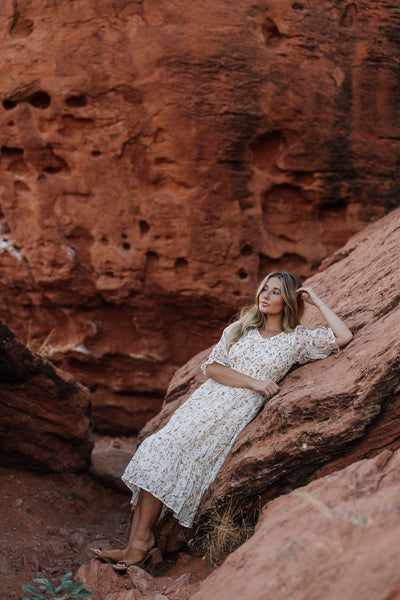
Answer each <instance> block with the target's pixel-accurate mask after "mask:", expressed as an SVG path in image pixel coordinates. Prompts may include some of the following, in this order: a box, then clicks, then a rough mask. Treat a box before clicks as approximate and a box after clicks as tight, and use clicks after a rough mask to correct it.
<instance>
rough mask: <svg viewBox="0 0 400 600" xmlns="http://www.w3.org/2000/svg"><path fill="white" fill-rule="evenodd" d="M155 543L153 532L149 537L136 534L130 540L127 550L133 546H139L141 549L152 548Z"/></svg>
mask: <svg viewBox="0 0 400 600" xmlns="http://www.w3.org/2000/svg"><path fill="white" fill-rule="evenodd" d="M154 544H155V537H154V534H153V532H151V533H150V534H149V535H148V536H147V537H139V536H134V537H133V538H132V540H130V544H129V546H128V547H127V548H126V552H129V550H130V549H131V548H139V549H140V550H150V549H151V548H153V546H154Z"/></svg>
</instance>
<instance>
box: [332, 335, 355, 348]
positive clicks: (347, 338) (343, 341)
mask: <svg viewBox="0 0 400 600" xmlns="http://www.w3.org/2000/svg"><path fill="white" fill-rule="evenodd" d="M352 339H353V334H352V333H351V331H349V333H348V334H346V335H342V336H340V337H338V338H336V343H337V345H338V346H339V348H344V347H345V346H347V344H349V343H350V342H351V340H352Z"/></svg>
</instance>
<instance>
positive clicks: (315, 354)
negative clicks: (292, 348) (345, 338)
mask: <svg viewBox="0 0 400 600" xmlns="http://www.w3.org/2000/svg"><path fill="white" fill-rule="evenodd" d="M296 337H297V340H296V341H297V344H298V354H297V361H296V362H297V363H298V364H301V365H302V364H304V363H306V362H308V361H310V360H318V359H320V358H326V357H327V356H329V355H330V354H331V353H332V352H338V351H339V346H338V345H337V343H336V340H335V336H334V333H333V331H332V329H331V328H330V327H319V328H318V329H308V328H307V327H305V326H304V325H300V326H299V327H297V328H296Z"/></svg>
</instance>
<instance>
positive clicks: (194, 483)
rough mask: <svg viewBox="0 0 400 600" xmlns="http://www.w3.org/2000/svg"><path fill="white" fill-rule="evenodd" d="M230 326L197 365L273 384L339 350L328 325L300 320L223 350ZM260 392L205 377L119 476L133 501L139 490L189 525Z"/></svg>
mask: <svg viewBox="0 0 400 600" xmlns="http://www.w3.org/2000/svg"><path fill="white" fill-rule="evenodd" d="M232 326H233V324H231V325H229V326H228V327H227V328H226V329H225V330H224V331H223V334H222V337H221V339H220V341H219V342H218V343H217V345H216V346H215V347H214V349H213V350H212V352H211V354H210V356H209V357H208V359H207V360H206V361H205V362H204V363H203V364H202V366H201V368H202V370H203V372H204V371H205V368H206V367H207V365H209V364H211V363H212V362H217V363H220V364H222V365H226V366H227V367H231V368H232V369H235V370H236V371H240V372H241V373H245V374H246V375H250V376H251V377H254V378H256V379H266V378H271V379H273V380H274V381H275V382H276V383H277V382H278V381H280V380H281V379H282V377H283V376H284V375H285V374H286V373H287V372H288V371H289V369H290V368H291V367H292V366H293V365H295V364H304V363H306V362H308V361H310V360H316V359H320V358H325V357H327V356H329V354H330V353H331V352H335V351H337V350H338V349H339V348H338V346H337V344H336V341H335V337H334V334H333V332H332V330H331V329H330V328H328V327H321V328H319V329H313V330H312V329H308V328H307V327H305V326H304V325H298V326H297V327H296V329H295V330H294V331H292V332H290V333H286V332H282V333H280V334H278V335H275V336H273V337H270V338H265V337H263V336H262V335H261V333H260V332H259V331H258V329H253V330H251V331H250V332H249V333H247V334H246V335H244V336H243V337H242V338H241V339H240V340H239V341H238V342H236V344H234V345H233V346H231V347H230V348H229V350H228V348H227V335H228V333H229V330H230V328H231V327H232ZM264 401H265V395H264V394H263V393H261V392H256V391H254V390H251V389H248V388H238V387H230V386H227V385H223V384H221V383H217V382H216V381H214V380H212V379H208V380H207V381H206V382H205V383H203V385H201V386H200V387H199V388H198V389H197V390H196V391H195V392H194V393H193V394H192V395H191V396H190V397H189V399H188V400H186V402H185V403H184V404H183V405H182V406H181V407H180V408H178V409H177V410H176V411H175V413H174V414H173V415H172V417H171V418H170V420H169V422H168V423H167V424H166V425H165V426H164V427H163V428H162V429H161V430H160V431H158V432H157V433H155V434H153V435H151V436H149V437H148V438H146V439H145V440H144V441H143V442H142V443H141V444H140V446H139V447H138V449H137V451H136V453H135V454H134V455H133V457H132V459H131V461H130V462H129V464H128V466H127V467H126V469H125V472H124V474H123V476H122V480H123V481H124V483H125V484H126V485H127V486H128V488H129V489H130V490H132V504H136V501H137V497H138V494H139V489H140V488H142V489H144V490H147V491H149V492H151V493H152V494H153V495H154V496H156V497H157V498H158V499H159V500H161V501H162V502H163V504H164V510H165V509H166V508H169V509H170V510H172V512H173V514H174V516H175V517H176V518H177V519H178V521H179V523H181V525H184V526H185V527H191V526H192V525H193V521H194V518H195V515H196V511H197V508H198V506H199V504H200V501H201V498H202V496H203V494H204V492H205V491H206V490H207V488H208V487H209V486H210V484H211V483H212V481H213V480H214V478H215V476H216V474H217V473H218V471H219V469H220V468H221V466H222V464H223V462H224V460H225V458H226V456H227V455H228V453H229V451H230V449H231V448H232V445H233V443H234V441H235V439H236V437H237V436H238V434H239V433H240V431H241V430H242V429H243V428H244V427H245V426H246V425H247V424H248V423H249V422H250V421H251V420H252V419H253V418H254V417H255V415H256V414H257V412H258V411H259V410H260V408H261V407H262V405H263V403H264Z"/></svg>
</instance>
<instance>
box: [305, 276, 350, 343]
mask: <svg viewBox="0 0 400 600" xmlns="http://www.w3.org/2000/svg"><path fill="white" fill-rule="evenodd" d="M296 294H301V296H302V298H303V300H305V301H306V302H308V303H309V304H312V305H314V306H316V307H317V308H318V309H319V311H320V312H321V314H322V316H323V317H324V319H325V321H326V322H327V323H328V325H329V327H330V328H331V329H332V331H333V334H334V336H335V340H336V343H337V345H338V346H339V348H343V346H346V345H347V344H348V343H349V342H351V340H352V339H353V334H352V333H351V331H350V329H349V328H348V327H347V326H346V325H345V324H344V323H343V321H342V320H341V319H340V318H339V317H338V316H337V314H336V313H334V312H333V310H331V309H330V308H329V306H327V305H326V304H325V302H323V301H322V300H321V298H319V297H318V296H317V294H316V293H315V292H314V290H313V289H312V288H310V287H301V288H299V289H298V290H296Z"/></svg>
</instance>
